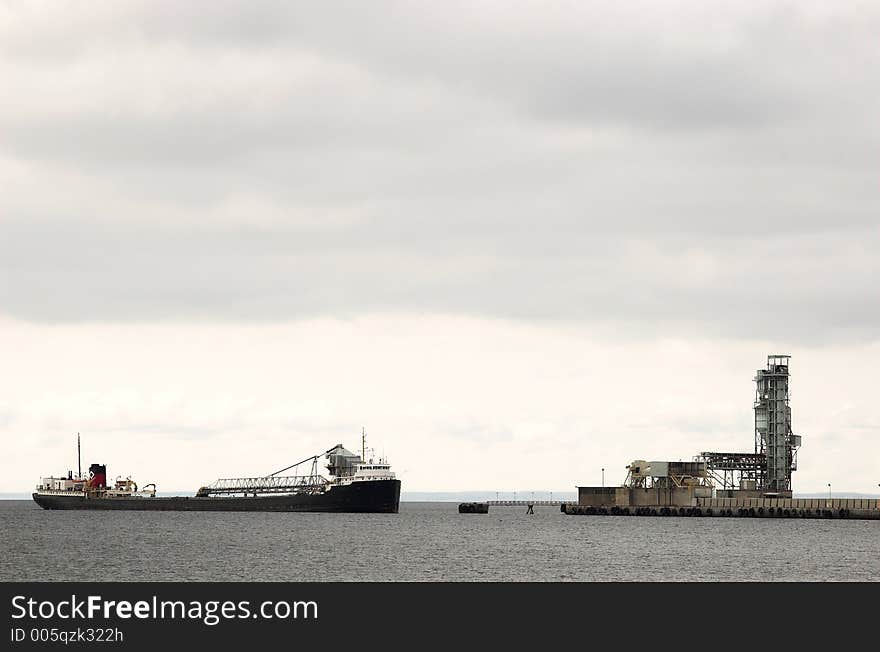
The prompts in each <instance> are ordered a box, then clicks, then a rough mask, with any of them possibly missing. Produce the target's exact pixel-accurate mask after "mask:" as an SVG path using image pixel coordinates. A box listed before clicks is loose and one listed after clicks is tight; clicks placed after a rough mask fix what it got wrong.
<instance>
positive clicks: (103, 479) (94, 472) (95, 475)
mask: <svg viewBox="0 0 880 652" xmlns="http://www.w3.org/2000/svg"><path fill="white" fill-rule="evenodd" d="M89 473H90V474H91V476H92V478H91V480H89V486H90V487H93V488H95V489H103V488H105V487H106V486H107V467H106V466H105V465H104V464H92V465H91V466H90V467H89Z"/></svg>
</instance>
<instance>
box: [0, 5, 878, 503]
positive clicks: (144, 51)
mask: <svg viewBox="0 0 880 652" xmlns="http://www.w3.org/2000/svg"><path fill="white" fill-rule="evenodd" d="M878 33H880V6H878V5H877V3H875V2H864V3H859V2H834V3H831V2H819V3H810V2H786V3H782V2H767V1H762V2H737V3H732V2H730V3H714V2H705V1H703V2H683V3H678V2H663V3H642V2H627V3H620V2H548V1H547V0H542V1H540V2H519V3H513V2H462V3H458V2H425V3H415V2H410V3H403V2H370V3H365V2H350V3H344V2H315V3H305V2H300V3H291V2H253V1H250V2H231V1H224V2H217V1H216V0H215V1H213V2H205V3H199V2H190V3H180V2H144V3H139V2H97V1H95V2H88V3H82V2H80V3H66V2H58V1H55V2H21V1H14V0H9V1H7V0H0V80H2V89H3V93H2V100H0V364H2V370H3V373H2V374H0V441H2V443H3V447H4V452H5V456H4V462H3V470H4V472H3V474H2V478H0V491H27V490H28V489H29V488H30V487H31V485H33V484H34V483H35V482H36V480H37V479H38V477H39V476H41V475H46V474H49V473H52V472H55V473H58V472H63V471H66V470H67V469H68V468H70V467H71V466H72V465H74V464H75V435H76V432H77V431H79V432H81V433H82V434H83V450H84V456H85V457H86V458H87V461H101V462H104V463H106V464H107V465H108V467H109V473H110V475H111V476H113V477H115V476H116V475H118V474H126V475H127V474H129V473H130V474H132V475H134V476H135V478H136V479H138V480H140V481H141V482H142V483H143V482H151V481H155V482H157V483H159V488H160V490H162V489H166V490H170V489H191V488H195V487H197V486H199V485H200V484H203V483H205V482H208V481H210V480H213V479H214V478H216V477H218V476H221V475H239V474H241V475H244V474H248V475H250V474H258V473H264V472H269V471H273V470H275V468H277V467H278V466H279V462H282V463H284V462H293V461H296V460H297V459H300V458H303V457H306V456H307V455H309V454H312V453H315V452H320V451H322V450H325V449H327V448H329V447H330V446H332V445H333V444H336V443H338V442H342V443H344V444H345V445H346V446H348V447H349V448H355V447H356V446H357V445H358V441H359V433H360V429H361V427H362V426H366V428H367V432H368V436H369V440H370V442H371V443H372V444H373V445H374V446H375V447H376V449H377V452H381V451H382V450H384V451H385V453H386V454H387V455H388V457H389V458H390V459H391V462H392V464H393V465H394V467H395V469H396V470H397V471H398V473H399V474H400V476H401V478H402V479H403V481H404V490H407V489H409V490H412V491H416V490H418V491H423V490H445V491H456V490H473V489H484V490H492V491H496V490H498V491H512V490H514V489H517V490H521V491H522V490H529V489H535V490H538V489H540V490H563V489H571V488H573V487H574V485H576V484H593V483H598V482H599V481H600V473H601V471H600V469H601V467H605V468H606V469H607V470H606V478H607V480H608V481H609V482H611V483H618V482H621V481H622V480H623V478H624V476H625V469H624V467H625V465H626V464H627V463H629V462H630V461H631V460H632V459H636V458H644V459H689V458H690V457H691V456H692V455H694V454H696V453H698V452H700V451H702V450H743V451H750V450H751V449H752V446H753V422H752V418H753V417H752V412H751V406H752V400H753V392H754V385H753V383H752V377H753V376H754V372H755V370H756V369H757V368H759V367H762V366H763V365H764V363H765V361H766V355H767V354H768V353H790V354H792V355H793V356H794V357H793V359H792V372H793V374H794V376H793V392H794V393H793V399H792V410H793V421H794V429H795V431H796V432H797V433H799V434H801V435H802V436H803V441H804V445H803V449H802V451H801V454H800V461H801V465H800V469H799V470H798V472H797V473H796V474H795V476H794V477H795V479H794V488H795V491H796V492H797V491H801V492H807V491H822V490H825V489H826V488H827V483H829V482H831V483H832V484H833V487H834V489H835V491H836V490H841V491H844V490H848V491H863V492H869V491H877V490H878V489H877V485H878V483H880V401H878V394H880V391H878V382H877V380H876V376H875V374H876V373H877V369H878V368H880V291H878V285H880V284H878V279H880V254H878V249H880V218H878V216H880V202H878V197H880V193H878V179H880V175H878V169H880V168H878V152H880V122H878V118H877V116H878V115H880V73H878V71H880V46H878V42H877V34H878ZM282 465H283V464H282Z"/></svg>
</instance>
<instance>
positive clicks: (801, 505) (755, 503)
mask: <svg viewBox="0 0 880 652" xmlns="http://www.w3.org/2000/svg"><path fill="white" fill-rule="evenodd" d="M561 511H562V512H564V513H565V514H571V515H588V516H592V515H601V516H605V515H609V516H714V517H747V518H836V519H867V520H880V500H878V499H875V498H834V499H829V498H744V499H743V498H696V499H695V504H694V505H690V506H675V505H668V504H667V505H640V504H633V505H627V506H620V505H612V504H609V505H581V504H578V505H573V504H567V505H563V506H562V507H561Z"/></svg>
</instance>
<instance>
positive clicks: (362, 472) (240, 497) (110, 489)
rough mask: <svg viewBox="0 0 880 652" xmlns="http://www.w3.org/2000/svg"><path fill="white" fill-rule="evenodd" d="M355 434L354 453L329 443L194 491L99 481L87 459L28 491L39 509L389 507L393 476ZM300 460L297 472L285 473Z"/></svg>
mask: <svg viewBox="0 0 880 652" xmlns="http://www.w3.org/2000/svg"><path fill="white" fill-rule="evenodd" d="M365 442H366V439H365V436H364V435H362V439H361V445H362V448H361V451H362V452H361V454H360V455H357V454H356V453H352V452H351V451H349V450H346V449H345V447H344V446H343V445H342V444H337V445H336V446H334V447H333V448H331V449H330V450H328V451H326V452H324V453H321V454H319V455H313V456H312V457H309V458H306V459H305V460H302V461H300V462H297V463H296V464H291V465H290V466H287V467H285V468H283V469H280V470H279V471H275V472H274V473H270V474H269V475H265V476H258V477H250V478H221V479H219V480H217V481H215V482H213V483H212V484H209V485H206V486H203V487H201V488H200V489H199V490H198V491H197V492H196V494H195V495H194V496H157V495H156V485H155V484H153V483H150V484H147V485H145V486H143V487H140V488H139V487H138V485H137V483H136V482H135V481H134V480H132V479H131V477H126V478H121V477H119V478H116V480H115V481H113V482H112V483H108V481H107V467H106V465H104V464H91V465H90V466H89V472H88V476H84V475H83V474H82V471H81V468H82V467H81V464H80V463H79V459H80V456H79V450H80V446H79V437H78V436H77V459H78V462H77V474H76V476H74V474H73V471H68V473H67V476H66V477H54V476H52V477H45V478H42V479H41V481H40V484H39V485H37V487H36V491H35V492H34V493H33V499H34V502H36V503H37V504H38V505H39V506H40V507H42V508H43V509H91V510H111V509H122V510H153V511H235V512H360V513H388V514H396V513H397V512H398V508H399V506H400V480H398V479H397V478H395V476H394V473H393V472H392V471H391V465H390V464H389V463H388V461H387V460H386V459H384V458H379V459H375V460H374V459H373V458H371V457H368V456H367V449H366V443H365ZM322 456H323V457H324V458H325V459H326V460H327V464H326V469H327V472H328V474H329V476H330V477H329V478H328V477H325V476H323V475H321V474H320V473H319V472H318V464H319V459H320V458H321V457H322ZM306 465H308V468H309V471H308V472H307V473H305V474H302V475H297V474H296V471H294V474H293V475H290V474H287V475H282V474H285V473H289V472H290V471H291V469H294V470H296V469H298V468H300V467H305V466H306Z"/></svg>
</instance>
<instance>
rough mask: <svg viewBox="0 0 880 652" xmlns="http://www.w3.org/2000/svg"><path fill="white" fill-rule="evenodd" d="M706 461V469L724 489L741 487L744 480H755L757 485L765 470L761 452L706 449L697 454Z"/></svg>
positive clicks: (699, 459)
mask: <svg viewBox="0 0 880 652" xmlns="http://www.w3.org/2000/svg"><path fill="white" fill-rule="evenodd" d="M695 459H696V460H697V461H700V462H705V464H706V470H707V472H708V473H709V475H710V476H711V477H712V479H713V480H714V481H715V483H716V486H719V487H720V488H722V489H740V488H742V487H743V481H749V480H751V481H754V482H755V486H757V483H758V480H759V478H760V477H761V476H762V475H763V472H764V463H765V457H764V455H762V454H761V453H716V452H707V451H704V452H702V453H700V454H699V455H697V456H696V458H695Z"/></svg>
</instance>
